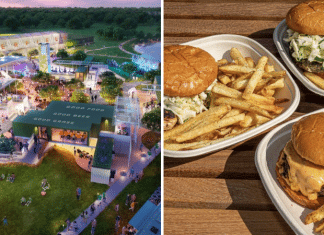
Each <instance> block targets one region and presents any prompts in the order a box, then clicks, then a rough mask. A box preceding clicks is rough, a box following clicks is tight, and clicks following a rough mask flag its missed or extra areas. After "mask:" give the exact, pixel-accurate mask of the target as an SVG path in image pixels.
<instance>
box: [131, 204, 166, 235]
mask: <svg viewBox="0 0 324 235" xmlns="http://www.w3.org/2000/svg"><path fill="white" fill-rule="evenodd" d="M129 224H130V225H132V226H133V227H134V228H136V230H137V231H138V232H137V233H136V234H142V235H144V234H145V235H156V234H161V204H159V205H158V206H157V205H155V204H153V203H152V202H150V201H147V202H146V203H145V204H144V205H143V206H142V207H141V209H139V211H138V212H137V213H136V214H135V215H134V217H133V218H132V219H131V220H130V221H129Z"/></svg>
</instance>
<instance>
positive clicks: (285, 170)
mask: <svg viewBox="0 0 324 235" xmlns="http://www.w3.org/2000/svg"><path fill="white" fill-rule="evenodd" d="M282 160H283V163H282V164H281V166H282V168H283V172H282V173H281V175H282V177H284V178H286V179H288V172H289V170H290V166H289V164H288V161H287V155H286V154H285V153H283V157H282ZM318 196H319V197H324V185H323V186H322V188H321V191H320V192H318Z"/></svg>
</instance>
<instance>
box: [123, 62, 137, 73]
mask: <svg viewBox="0 0 324 235" xmlns="http://www.w3.org/2000/svg"><path fill="white" fill-rule="evenodd" d="M123 70H124V71H125V72H127V73H133V72H135V71H136V70H137V67H136V65H135V64H133V63H128V64H125V65H124V66H123Z"/></svg>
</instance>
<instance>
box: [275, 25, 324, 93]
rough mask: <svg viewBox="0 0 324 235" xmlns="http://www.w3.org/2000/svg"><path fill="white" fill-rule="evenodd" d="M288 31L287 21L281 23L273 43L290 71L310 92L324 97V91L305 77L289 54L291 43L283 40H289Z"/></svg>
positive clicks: (276, 30)
mask: <svg viewBox="0 0 324 235" xmlns="http://www.w3.org/2000/svg"><path fill="white" fill-rule="evenodd" d="M287 29H288V26H287V25H286V20H283V21H281V22H280V23H279V24H278V26H277V27H276V29H275V31H274V32H273V41H274V43H275V45H276V47H277V49H278V51H279V54H280V56H281V58H282V60H283V61H284V62H285V64H286V65H287V67H288V68H289V69H290V71H291V72H292V73H293V74H294V75H295V76H296V77H297V78H298V80H299V81H301V82H302V83H303V84H304V86H305V87H307V88H308V89H309V90H310V91H312V92H314V93H316V94H318V95H321V96H324V90H323V89H321V88H319V87H317V86H316V85H315V84H314V83H312V82H311V81H310V80H309V79H308V78H307V77H305V76H304V74H303V70H302V69H301V68H299V67H298V66H297V65H296V64H295V62H294V60H293V58H292V57H291V55H290V53H289V43H288V42H285V41H284V40H283V39H284V38H287V35H288V33H287Z"/></svg>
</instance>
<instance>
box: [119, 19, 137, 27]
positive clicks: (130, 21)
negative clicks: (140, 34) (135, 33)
mask: <svg viewBox="0 0 324 235" xmlns="http://www.w3.org/2000/svg"><path fill="white" fill-rule="evenodd" d="M120 27H122V28H123V29H136V28H137V22H136V21H135V20H134V19H131V18H127V19H125V20H124V22H123V23H121V24H120Z"/></svg>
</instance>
